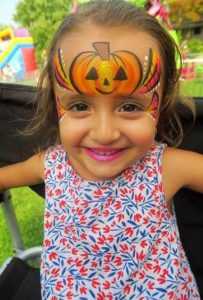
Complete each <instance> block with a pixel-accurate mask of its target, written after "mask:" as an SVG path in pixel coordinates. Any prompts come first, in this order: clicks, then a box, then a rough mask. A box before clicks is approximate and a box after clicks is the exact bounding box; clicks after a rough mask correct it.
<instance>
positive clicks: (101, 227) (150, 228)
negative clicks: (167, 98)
mask: <svg viewBox="0 0 203 300" xmlns="http://www.w3.org/2000/svg"><path fill="white" fill-rule="evenodd" d="M164 148H165V145H163V144H158V143H157V144H155V145H153V146H152V147H151V149H150V151H149V152H147V153H146V155H145V156H144V157H143V158H142V159H140V160H139V161H137V162H136V163H134V165H132V166H131V167H129V168H127V169H126V170H124V171H123V172H122V173H121V174H120V175H119V176H117V177H116V178H115V179H113V180H104V181H87V180H84V179H82V178H81V177H80V176H79V174H77V172H76V171H75V170H74V169H73V167H72V166H71V164H70V161H69V159H68V156H67V153H66V152H65V151H64V149H63V147H62V146H61V145H59V146H56V147H53V148H50V149H49V150H48V151H47V153H46V155H45V187H46V205H45V215H44V242H43V251H42V261H41V286H42V299H43V300H64V299H67V300H71V299H76V300H79V299H80V300H95V299H96V300H160V299H162V300H166V299H167V300H175V299H176V300H188V299H191V300H197V299H200V296H199V293H198V288H197V285H196V282H195V279H194V276H193V273H192V271H191V269H190V266H189V263H188V260H187V258H186V255H185V252H184V250H183V247H182V244H181V241H180V237H179V232H178V228H177V222H176V217H175V214H174V213H173V214H171V213H170V212H169V210H168V208H167V203H166V199H165V195H164V191H163V186H162V166H161V164H162V156H163V151H164Z"/></svg>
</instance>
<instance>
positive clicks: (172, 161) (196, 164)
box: [163, 148, 203, 200]
mask: <svg viewBox="0 0 203 300" xmlns="http://www.w3.org/2000/svg"><path fill="white" fill-rule="evenodd" d="M163 183H164V189H165V193H166V196H167V199H169V200H170V199H171V198H172V197H173V195H174V194H175V193H176V192H177V191H178V190H179V189H180V188H182V187H187V188H190V189H192V190H194V191H196V192H200V193H203V155H202V154H199V153H196V152H191V151H185V150H180V149H173V148H167V149H166V151H165V153H164V158H163Z"/></svg>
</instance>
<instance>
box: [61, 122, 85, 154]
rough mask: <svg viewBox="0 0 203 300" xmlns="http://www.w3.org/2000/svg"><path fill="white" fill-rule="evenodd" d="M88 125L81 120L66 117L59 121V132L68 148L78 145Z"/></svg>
mask: <svg viewBox="0 0 203 300" xmlns="http://www.w3.org/2000/svg"><path fill="white" fill-rule="evenodd" d="M86 128H87V127H86V126H85V125H84V123H83V122H81V121H80V120H72V119H71V120H68V119H66V117H65V118H64V120H62V121H61V122H59V133H60V139H61V143H62V145H64V146H65V147H66V148H67V147H68V148H70V147H74V146H77V145H78V144H79V143H80V142H81V140H82V138H83V136H84V135H85V133H86Z"/></svg>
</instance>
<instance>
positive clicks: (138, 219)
mask: <svg viewBox="0 0 203 300" xmlns="http://www.w3.org/2000/svg"><path fill="white" fill-rule="evenodd" d="M133 219H134V221H135V222H137V223H139V222H140V221H141V219H142V215H141V214H139V213H137V214H135V215H134V217H133Z"/></svg>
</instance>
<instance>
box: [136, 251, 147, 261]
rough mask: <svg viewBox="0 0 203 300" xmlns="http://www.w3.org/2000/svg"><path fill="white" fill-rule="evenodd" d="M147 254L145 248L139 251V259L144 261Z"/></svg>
mask: <svg viewBox="0 0 203 300" xmlns="http://www.w3.org/2000/svg"><path fill="white" fill-rule="evenodd" d="M145 256H146V255H145V254H144V252H143V250H142V251H141V252H140V253H137V259H138V260H141V261H143V260H144V259H145Z"/></svg>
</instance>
